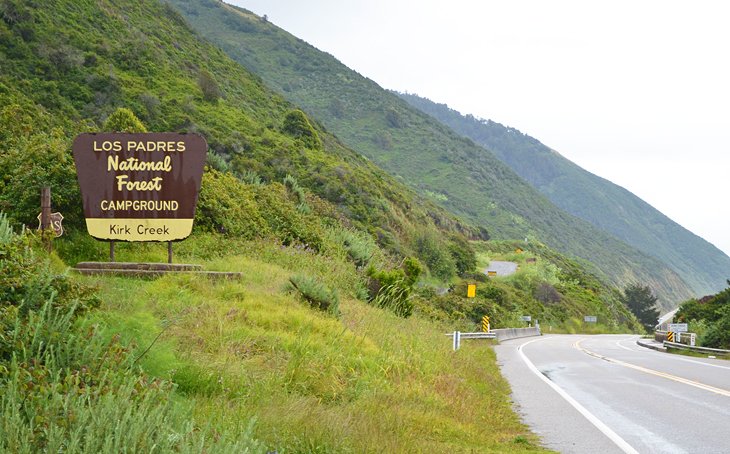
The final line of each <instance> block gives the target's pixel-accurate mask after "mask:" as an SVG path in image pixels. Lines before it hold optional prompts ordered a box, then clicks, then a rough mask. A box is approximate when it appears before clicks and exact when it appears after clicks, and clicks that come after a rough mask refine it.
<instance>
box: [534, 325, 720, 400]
mask: <svg viewBox="0 0 730 454" xmlns="http://www.w3.org/2000/svg"><path fill="white" fill-rule="evenodd" d="M584 340H585V339H580V340H577V341H575V343H574V344H573V347H575V348H576V349H578V350H580V351H582V352H583V353H585V354H586V355H589V356H593V357H594V358H598V359H602V360H604V361H608V362H610V363H614V364H618V365H619V366H624V367H628V368H629V369H634V370H638V371H639V372H644V373H646V374H650V375H656V376H657V377H663V378H666V379H669V380H672V381H676V382H677V383H683V384H685V385H689V386H694V387H695V388H699V389H702V390H705V391H710V392H711V393H715V394H719V395H721V396H725V397H730V390H727V389H722V388H716V387H714V386H710V385H706V384H704V383H701V382H698V381H694V380H689V379H687V378H682V377H678V376H676V375H672V374H668V373H666V372H660V371H658V370H654V369H649V368H647V367H642V366H637V365H636V364H631V363H627V362H624V361H621V360H618V359H614V358H609V357H608V356H603V355H601V354H600V353H596V352H592V351H590V350H587V349H585V348H583V347H581V345H580V343H581V342H583V341H584ZM525 345H526V344H525Z"/></svg>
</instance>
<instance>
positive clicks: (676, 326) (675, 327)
mask: <svg viewBox="0 0 730 454" xmlns="http://www.w3.org/2000/svg"><path fill="white" fill-rule="evenodd" d="M669 331H672V332H675V333H686V332H687V331H689V327H688V326H687V324H686V323H670V324H669Z"/></svg>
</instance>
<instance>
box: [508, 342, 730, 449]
mask: <svg viewBox="0 0 730 454" xmlns="http://www.w3.org/2000/svg"><path fill="white" fill-rule="evenodd" d="M636 339H637V336H629V335H600V336H587V335H583V336H581V335H550V336H543V337H537V338H524V339H514V340H511V341H505V342H503V343H501V344H500V345H498V346H496V347H495V350H496V352H497V359H498V362H499V365H500V367H501V369H502V373H503V374H504V376H505V377H506V378H507V380H509V382H510V384H511V386H512V391H513V400H514V402H515V406H516V407H517V410H518V411H519V413H520V414H521V415H522V417H523V420H524V421H525V423H526V424H528V425H529V426H530V427H531V428H532V430H533V431H534V432H535V433H537V434H538V435H539V436H540V437H541V438H542V439H543V443H544V444H545V446H546V447H548V448H551V449H555V450H557V451H560V452H564V453H593V452H596V453H598V452H600V453H614V452H616V453H621V452H624V453H634V452H639V453H707V454H713V453H717V454H720V453H728V452H730V436H729V435H728V421H730V362H727V361H722V360H711V359H703V358H689V357H683V356H676V355H670V354H667V353H661V352H656V351H654V350H649V349H645V348H643V347H640V346H638V345H636Z"/></svg>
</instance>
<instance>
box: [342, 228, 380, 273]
mask: <svg viewBox="0 0 730 454" xmlns="http://www.w3.org/2000/svg"><path fill="white" fill-rule="evenodd" d="M334 237H335V240H336V241H338V242H339V243H340V244H342V246H343V247H344V249H345V251H346V252H347V255H348V256H349V257H350V260H352V261H353V263H355V266H357V267H358V268H362V267H365V266H367V265H368V264H369V263H370V260H371V259H372V258H373V256H374V255H375V254H376V253H377V252H378V246H377V245H376V244H375V240H374V239H373V238H372V237H371V236H370V235H368V234H367V233H363V232H359V231H357V230H352V229H344V228H337V229H334Z"/></svg>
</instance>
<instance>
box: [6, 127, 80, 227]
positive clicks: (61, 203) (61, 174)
mask: <svg viewBox="0 0 730 454" xmlns="http://www.w3.org/2000/svg"><path fill="white" fill-rule="evenodd" d="M4 125H5V124H4V123H3V122H0V129H2V128H3V127H4ZM0 134H1V133H0ZM0 147H2V151H1V152H0V210H2V211H5V212H6V214H7V215H8V217H9V218H10V220H11V221H12V222H14V223H19V224H25V225H32V224H34V223H37V222H38V221H37V220H36V216H37V215H38V212H39V211H40V208H39V205H40V191H41V188H42V187H44V186H48V187H50V188H51V192H52V194H51V195H52V204H53V209H54V211H60V212H62V213H63V215H64V217H65V218H66V219H67V225H69V224H71V225H73V226H76V227H81V226H82V225H83V213H82V206H81V195H80V192H79V187H78V184H77V180H76V170H75V168H74V163H73V159H72V157H71V153H70V149H69V143H68V141H67V139H66V138H65V137H63V131H61V130H58V129H54V130H52V131H51V132H50V133H37V134H31V135H28V136H27V137H16V138H14V140H12V141H11V142H10V143H5V144H1V143H0ZM35 225H37V224H35Z"/></svg>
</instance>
